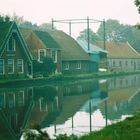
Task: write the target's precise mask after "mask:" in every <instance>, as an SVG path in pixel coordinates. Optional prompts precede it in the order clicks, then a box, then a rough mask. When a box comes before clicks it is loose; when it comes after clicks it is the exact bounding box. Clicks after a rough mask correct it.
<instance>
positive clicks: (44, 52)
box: [38, 49, 46, 62]
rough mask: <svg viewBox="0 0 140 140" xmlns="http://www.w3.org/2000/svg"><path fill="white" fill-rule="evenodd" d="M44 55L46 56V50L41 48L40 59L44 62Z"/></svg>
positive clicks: (39, 51)
mask: <svg viewBox="0 0 140 140" xmlns="http://www.w3.org/2000/svg"><path fill="white" fill-rule="evenodd" d="M44 57H46V50H45V49H39V50H38V61H40V62H43V59H44Z"/></svg>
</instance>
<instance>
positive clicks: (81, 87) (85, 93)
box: [54, 80, 100, 124]
mask: <svg viewBox="0 0 140 140" xmlns="http://www.w3.org/2000/svg"><path fill="white" fill-rule="evenodd" d="M58 89H59V90H60V89H61V91H62V92H63V96H62V98H61V100H62V111H61V113H60V115H59V116H58V117H57V118H56V120H55V122H54V124H61V123H64V122H65V121H66V120H68V119H69V118H70V117H73V115H74V114H75V113H76V112H77V111H79V110H80V108H81V107H82V106H83V104H85V103H86V102H87V101H88V100H89V99H90V97H92V99H93V98H95V97H97V96H100V95H99V94H100V93H99V94H98V92H97V91H99V83H98V81H97V80H85V81H81V82H73V83H70V84H67V85H63V86H59V87H58ZM99 92H100V91H99Z"/></svg>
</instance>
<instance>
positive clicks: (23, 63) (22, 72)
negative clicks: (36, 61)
mask: <svg viewBox="0 0 140 140" xmlns="http://www.w3.org/2000/svg"><path fill="white" fill-rule="evenodd" d="M18 61H21V62H22V71H20V72H19V71H18V66H19V65H18ZM17 72H18V73H23V72H24V63H23V59H17Z"/></svg>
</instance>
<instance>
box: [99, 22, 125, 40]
mask: <svg viewBox="0 0 140 140" xmlns="http://www.w3.org/2000/svg"><path fill="white" fill-rule="evenodd" d="M103 28H104V27H103V23H101V25H100V27H99V29H98V31H97V34H98V35H99V36H100V37H101V38H102V40H103V31H104V30H103ZM122 30H123V25H122V24H120V23H119V21H118V20H112V19H109V20H107V21H106V22H105V32H106V40H108V41H114V42H120V41H121V42H122V40H123V35H122Z"/></svg>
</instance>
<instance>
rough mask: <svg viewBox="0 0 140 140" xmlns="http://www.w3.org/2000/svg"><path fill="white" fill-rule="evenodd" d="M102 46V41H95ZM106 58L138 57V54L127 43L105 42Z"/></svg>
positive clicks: (139, 56) (139, 55)
mask: <svg viewBox="0 0 140 140" xmlns="http://www.w3.org/2000/svg"><path fill="white" fill-rule="evenodd" d="M97 45H98V46H99V47H101V48H103V42H97ZM106 50H107V51H108V58H140V54H139V53H138V52H136V50H134V48H132V47H131V46H130V44H129V43H114V42H106Z"/></svg>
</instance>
